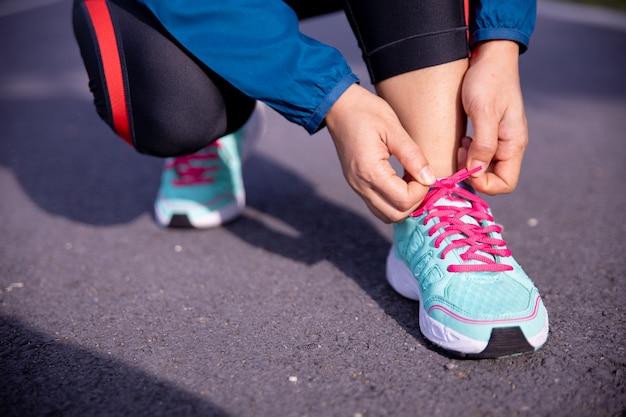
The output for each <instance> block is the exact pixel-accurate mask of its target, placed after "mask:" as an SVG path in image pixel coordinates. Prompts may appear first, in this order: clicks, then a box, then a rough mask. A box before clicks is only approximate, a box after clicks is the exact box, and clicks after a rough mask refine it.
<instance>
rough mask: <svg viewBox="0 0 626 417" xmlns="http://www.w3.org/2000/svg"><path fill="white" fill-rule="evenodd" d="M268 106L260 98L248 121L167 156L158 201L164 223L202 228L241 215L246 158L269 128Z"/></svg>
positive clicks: (156, 206)
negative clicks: (200, 145) (191, 149)
mask: <svg viewBox="0 0 626 417" xmlns="http://www.w3.org/2000/svg"><path fill="white" fill-rule="evenodd" d="M265 111H266V110H265V105H264V104H262V103H257V105H256V108H255V110H254V112H253V113H252V115H251V117H250V119H249V120H248V121H247V122H246V124H245V125H244V126H243V127H242V128H241V129H239V130H238V131H236V132H234V133H231V134H229V135H226V136H223V137H221V138H219V139H218V140H216V141H215V142H213V143H211V144H210V145H209V146H207V147H206V148H204V149H201V150H200V151H198V152H196V153H194V154H191V155H186V156H181V157H176V158H167V159H166V160H165V165H164V168H163V173H162V175H161V185H160V187H159V191H158V194H157V198H156V201H155V203H154V214H155V218H156V220H157V222H158V223H159V224H160V225H161V226H164V227H182V228H198V229H204V228H209V227H217V226H220V225H222V224H224V223H227V222H229V221H231V220H234V219H235V218H237V217H239V216H240V215H241V214H242V213H243V210H244V208H245V205H246V195H245V189H244V184H243V177H242V159H244V154H248V153H249V152H250V149H251V148H252V142H254V141H255V140H256V139H258V138H259V137H260V136H262V134H263V133H264V132H265Z"/></svg>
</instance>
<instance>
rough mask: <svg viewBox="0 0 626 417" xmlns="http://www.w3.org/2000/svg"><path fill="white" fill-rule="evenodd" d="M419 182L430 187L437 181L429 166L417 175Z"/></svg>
mask: <svg viewBox="0 0 626 417" xmlns="http://www.w3.org/2000/svg"><path fill="white" fill-rule="evenodd" d="M417 177H418V179H419V182H420V183H422V184H423V185H432V184H434V183H435V181H436V180H437V179H436V178H435V174H434V173H433V170H432V169H431V168H430V166H428V165H427V166H425V167H424V168H422V170H421V171H420V172H419V174H418V175H417Z"/></svg>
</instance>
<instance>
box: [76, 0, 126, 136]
mask: <svg viewBox="0 0 626 417" xmlns="http://www.w3.org/2000/svg"><path fill="white" fill-rule="evenodd" d="M84 3H85V6H86V7H87V12H88V13H89V17H90V18H91V21H92V22H93V26H94V30H95V32H96V38H97V40H98V46H99V47H100V55H101V57H102V65H103V67H104V78H105V80H106V84H107V90H108V93H109V100H110V101H111V112H112V113H113V129H114V130H115V133H117V135H119V136H120V137H121V138H122V139H124V140H125V141H126V142H127V143H128V144H129V145H130V146H133V141H132V139H131V137H130V123H129V121H128V108H127V105H126V94H125V93H124V78H123V76H122V63H121V61H120V54H119V51H118V47H117V38H116V37H115V30H114V29H113V21H112V20H111V14H110V12H109V7H108V6H107V3H106V0H84Z"/></svg>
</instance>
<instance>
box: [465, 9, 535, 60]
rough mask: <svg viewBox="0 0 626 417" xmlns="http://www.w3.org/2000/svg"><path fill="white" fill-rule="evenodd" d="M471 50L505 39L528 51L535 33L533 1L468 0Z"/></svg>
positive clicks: (521, 49) (522, 50) (523, 50)
mask: <svg viewBox="0 0 626 417" xmlns="http://www.w3.org/2000/svg"><path fill="white" fill-rule="evenodd" d="M470 8H471V9H470V47H473V46H474V45H476V43H478V42H481V41H487V40H493V39H507V40H512V41H515V42H517V43H518V44H519V46H520V52H525V51H526V49H527V48H528V43H529V41H530V35H531V34H532V32H533V30H534V29H535V19H536V14H537V1H536V0H470Z"/></svg>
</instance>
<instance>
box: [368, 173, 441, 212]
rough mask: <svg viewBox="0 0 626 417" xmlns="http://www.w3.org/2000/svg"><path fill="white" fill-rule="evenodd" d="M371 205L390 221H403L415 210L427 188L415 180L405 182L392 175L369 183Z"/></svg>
mask: <svg viewBox="0 0 626 417" xmlns="http://www.w3.org/2000/svg"><path fill="white" fill-rule="evenodd" d="M371 187H372V188H371V191H372V194H371V195H370V196H368V197H369V201H370V202H371V204H372V205H373V206H374V207H376V208H377V210H378V211H379V212H380V213H381V214H382V216H384V217H386V218H387V219H389V220H390V221H393V222H398V221H401V220H404V219H405V218H406V217H407V216H408V215H409V214H411V213H412V212H413V211H415V210H416V209H417V207H418V206H419V205H420V203H421V202H422V200H423V199H424V196H426V193H427V192H428V189H429V187H428V186H424V185H422V184H420V183H419V182H417V181H415V180H409V181H406V180H404V179H403V178H401V177H399V176H397V175H394V176H392V177H389V178H387V179H385V180H383V179H382V178H381V179H374V180H373V181H372V183H371Z"/></svg>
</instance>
